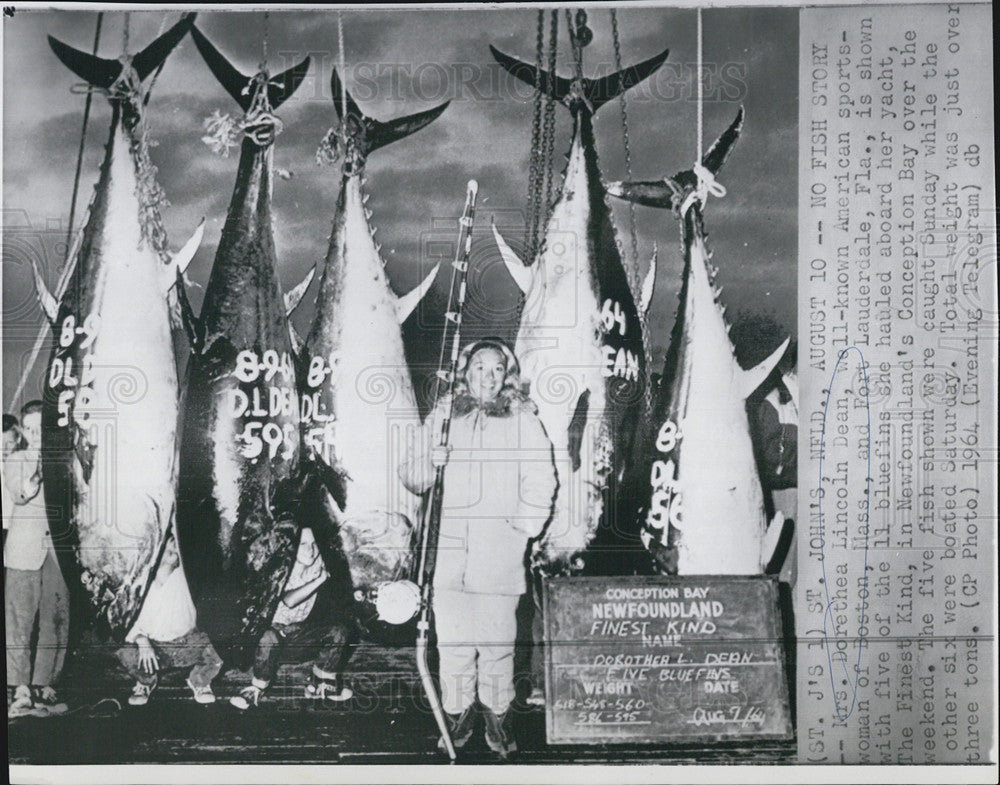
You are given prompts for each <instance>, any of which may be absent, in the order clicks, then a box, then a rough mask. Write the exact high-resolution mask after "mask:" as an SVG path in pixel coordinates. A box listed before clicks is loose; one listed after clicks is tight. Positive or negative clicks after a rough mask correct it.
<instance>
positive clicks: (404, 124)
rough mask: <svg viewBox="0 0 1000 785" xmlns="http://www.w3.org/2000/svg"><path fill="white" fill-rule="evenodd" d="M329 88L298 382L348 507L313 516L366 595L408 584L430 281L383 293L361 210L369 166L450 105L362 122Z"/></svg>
mask: <svg viewBox="0 0 1000 785" xmlns="http://www.w3.org/2000/svg"><path fill="white" fill-rule="evenodd" d="M330 84H331V88H332V91H333V104H334V106H335V107H336V111H337V114H338V118H339V121H340V125H339V128H336V129H332V130H331V131H330V132H329V134H328V135H327V137H326V138H325V139H324V140H323V144H322V146H321V147H320V150H319V153H318V156H319V158H320V160H326V161H328V162H330V163H333V162H334V161H336V160H340V161H341V170H342V178H341V188H340V196H339V198H338V199H337V206H336V210H335V212H334V217H333V230H332V232H331V234H330V245H329V250H328V252H327V256H326V263H325V266H324V268H323V274H322V279H321V281H320V287H319V294H318V296H317V300H316V316H315V319H314V320H313V323H312V327H311V329H310V330H309V334H308V336H307V337H306V339H305V350H304V352H303V355H302V365H301V367H302V369H303V372H302V377H303V378H300V380H299V381H300V391H301V397H302V424H303V434H304V440H305V444H306V446H307V447H309V448H311V449H315V450H316V452H317V453H319V455H320V456H321V457H322V458H323V459H324V460H325V461H326V462H328V463H329V465H331V466H337V467H338V468H339V469H341V470H343V471H345V472H346V474H347V477H348V479H347V507H346V508H344V507H341V506H339V505H336V504H335V503H334V500H333V499H332V498H331V497H330V496H329V495H325V498H324V503H323V505H322V510H321V511H317V513H316V514H318V515H320V516H321V517H322V518H323V519H324V520H326V521H327V522H328V523H329V524H330V526H331V527H332V529H331V530H339V534H340V547H341V548H342V550H343V554H344V555H345V556H346V557H347V561H348V564H349V565H350V571H351V578H352V580H353V583H354V586H355V587H356V588H357V589H359V590H362V591H365V590H367V589H371V588H374V587H377V586H378V585H379V584H382V583H385V582H387V581H392V580H396V579H398V578H404V577H408V576H409V571H410V566H411V561H412V533H413V528H414V523H415V519H416V515H417V513H418V508H419V499H418V497H416V496H415V495H414V494H412V493H410V491H408V490H407V489H406V488H405V486H403V485H402V483H400V482H398V480H397V479H396V477H397V473H396V467H397V466H398V465H399V462H400V460H401V459H402V452H401V451H402V449H403V445H404V444H405V439H406V438H407V432H408V431H414V430H416V429H417V428H418V427H419V425H420V416H419V412H418V410H417V402H416V397H415V395H414V390H413V382H412V380H411V378H410V370H409V367H408V366H407V363H406V355H405V354H404V351H403V338H402V333H401V325H402V323H403V322H404V321H405V320H406V318H407V317H408V316H409V315H410V314H411V313H412V311H413V310H414V308H416V306H417V303H418V302H419V301H420V299H421V298H422V297H423V296H424V294H425V293H426V292H427V290H428V289H429V288H430V286H431V284H432V283H433V281H434V276H435V275H436V273H437V267H435V268H434V269H432V270H431V271H430V272H429V273H428V274H427V276H425V278H424V280H423V281H422V282H421V283H420V284H419V285H418V286H417V287H416V288H415V289H413V290H412V291H411V292H409V293H408V294H407V295H405V296H402V297H398V296H397V295H396V294H394V293H393V291H392V289H391V288H390V287H389V281H388V279H387V277H386V274H385V269H384V268H385V262H384V261H383V259H382V256H381V254H380V249H379V245H378V244H377V243H376V242H375V239H374V229H373V228H372V227H371V226H370V224H369V219H370V217H371V214H370V213H369V211H368V210H367V208H366V207H365V202H367V201H368V196H367V195H366V194H365V192H364V185H365V179H364V172H365V163H366V160H367V157H368V155H369V154H370V153H372V152H373V151H374V150H377V149H379V148H381V147H384V146H385V145H387V144H390V143H391V142H395V141H397V140H399V139H403V138H404V137H406V136H408V135H410V134H412V133H414V132H416V131H419V130H420V129H421V128H423V127H424V126H426V125H428V124H429V123H430V122H432V121H433V120H434V119H436V118H437V117H438V116H439V115H440V114H441V113H442V112H443V111H444V110H445V108H446V107H447V106H448V104H447V103H444V104H442V105H441V106H437V107H435V108H433V109H429V110H427V111H424V112H420V113H418V114H414V115H409V116H407V117H400V118H397V119H395V120H389V121H386V122H380V121H378V120H374V119H372V118H371V117H368V116H366V115H365V114H364V113H363V112H362V111H361V109H360V108H359V107H358V105H357V104H356V103H355V102H354V100H353V98H352V97H351V96H350V94H349V93H348V92H347V91H346V89H345V88H344V87H343V86H342V85H341V83H340V79H339V78H338V76H337V72H336V70H334V72H333V75H332V77H331V79H330Z"/></svg>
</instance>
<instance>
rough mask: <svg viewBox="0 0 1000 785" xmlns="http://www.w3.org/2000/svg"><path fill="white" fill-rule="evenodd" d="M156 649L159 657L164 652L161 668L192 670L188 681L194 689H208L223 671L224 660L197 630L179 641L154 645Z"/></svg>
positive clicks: (206, 637)
mask: <svg viewBox="0 0 1000 785" xmlns="http://www.w3.org/2000/svg"><path fill="white" fill-rule="evenodd" d="M154 647H155V648H156V650H157V654H158V655H160V653H161V652H162V655H161V657H162V659H163V662H161V668H166V667H170V668H190V669H191V670H190V671H189V672H188V681H189V682H191V686H192V687H207V686H208V685H209V684H211V683H212V679H214V678H215V677H216V676H218V675H219V671H220V670H221V669H222V658H221V657H219V655H218V654H217V653H216V651H215V647H214V646H212V641H211V640H209V637H208V636H207V635H206V634H205V633H203V632H201V631H200V630H197V629H195V630H191V632H189V633H187V634H186V635H183V636H181V637H180V638H178V639H177V640H173V641H169V642H166V643H154ZM165 663H168V664H165Z"/></svg>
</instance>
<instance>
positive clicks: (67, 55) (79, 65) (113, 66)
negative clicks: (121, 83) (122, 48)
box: [49, 35, 122, 90]
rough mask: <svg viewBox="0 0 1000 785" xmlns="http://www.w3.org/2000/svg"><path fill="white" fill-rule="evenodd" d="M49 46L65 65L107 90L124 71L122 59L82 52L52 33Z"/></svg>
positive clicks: (81, 76)
mask: <svg viewBox="0 0 1000 785" xmlns="http://www.w3.org/2000/svg"><path fill="white" fill-rule="evenodd" d="M49 46H50V47H52V51H53V52H55V55H56V57H58V58H59V60H60V61H61V62H62V64H63V65H64V66H66V67H67V68H68V69H69V70H70V71H72V72H73V73H74V74H76V75H77V76H79V77H80V78H81V79H83V80H84V81H85V82H87V84H89V85H92V86H94V87H103V88H104V89H105V90H106V89H107V88H109V87H111V85H113V84H114V83H115V79H117V78H118V76H119V75H120V74H121V72H122V64H121V62H120V61H118V60H107V59H105V58H103V57H95V56H94V55H91V54H87V53H86V52H81V51H80V50H79V49H74V48H73V47H71V46H67V45H66V44H64V43H63V42H62V41H60V40H59V39H58V38H53V37H52V36H51V35H50V36H49Z"/></svg>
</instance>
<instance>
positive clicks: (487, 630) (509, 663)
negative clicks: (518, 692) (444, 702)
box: [472, 594, 520, 715]
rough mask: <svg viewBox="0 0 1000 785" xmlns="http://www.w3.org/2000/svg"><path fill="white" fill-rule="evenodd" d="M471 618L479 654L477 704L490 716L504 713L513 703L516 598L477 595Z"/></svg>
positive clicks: (517, 598)
mask: <svg viewBox="0 0 1000 785" xmlns="http://www.w3.org/2000/svg"><path fill="white" fill-rule="evenodd" d="M472 596H474V597H475V598H476V600H475V604H476V608H475V612H474V614H473V618H474V619H475V623H476V649H477V650H478V652H479V665H478V668H477V670H478V677H479V700H480V701H482V703H483V705H484V706H486V708H488V709H490V711H492V712H493V713H494V714H497V715H500V714H503V713H504V712H505V711H507V707H508V706H510V703H511V701H512V700H514V640H515V638H516V637H517V619H516V615H515V614H516V610H517V603H518V600H519V599H520V598H519V597H518V596H517V595H515V596H508V595H504V594H477V595H472Z"/></svg>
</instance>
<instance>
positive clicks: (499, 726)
mask: <svg viewBox="0 0 1000 785" xmlns="http://www.w3.org/2000/svg"><path fill="white" fill-rule="evenodd" d="M513 716H514V715H513V712H511V711H510V710H509V709H508V710H507V711H505V712H504V713H503V714H501V715H500V716H499V717H498V716H497V715H496V714H494V713H493V712H492V711H490V710H489V709H485V710H484V711H483V719H484V720H485V721H486V743H487V744H488V745H489V748H490V749H491V750H493V751H494V752H495V753H496V754H497V755H499V756H500V757H501V758H502V759H503V760H507V758H508V756H510V754H511V753H514V752H517V742H516V741H514V732H513V728H512V727H511V726H512V724H513Z"/></svg>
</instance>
